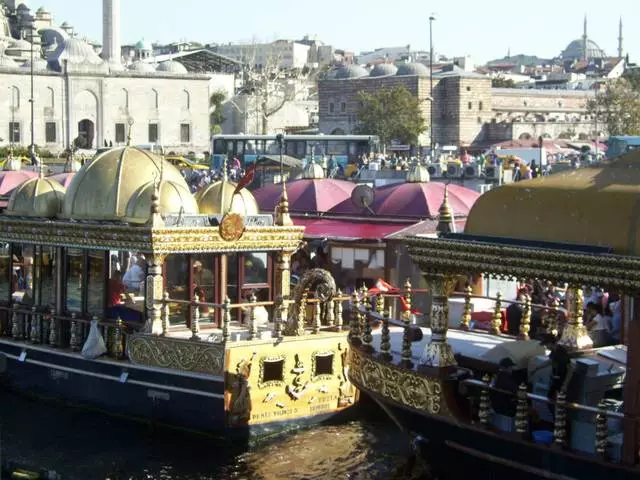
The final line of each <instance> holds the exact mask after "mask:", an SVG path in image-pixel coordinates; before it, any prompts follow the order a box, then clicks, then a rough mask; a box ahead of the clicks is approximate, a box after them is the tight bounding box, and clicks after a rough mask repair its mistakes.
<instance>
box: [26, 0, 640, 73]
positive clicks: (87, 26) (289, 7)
mask: <svg viewBox="0 0 640 480" xmlns="http://www.w3.org/2000/svg"><path fill="white" fill-rule="evenodd" d="M28 4H30V6H31V7H36V8H37V7H39V6H40V5H43V6H45V7H46V8H47V9H49V10H50V11H52V12H53V13H54V20H55V22H56V23H58V24H59V23H62V22H63V21H65V20H66V21H68V22H70V23H71V24H72V25H73V26H74V27H76V29H77V31H78V32H79V33H80V35H83V36H84V35H86V36H88V37H91V38H94V39H96V40H101V39H102V1H101V0H29V1H28ZM314 4H317V7H314ZM121 5H122V7H121V9H122V25H121V27H122V41H123V42H126V43H133V42H136V41H138V40H140V39H141V38H145V39H147V40H151V41H156V40H157V41H159V42H163V43H165V42H166V43H168V42H171V41H176V40H180V39H190V40H195V41H199V42H203V43H212V42H239V41H251V39H252V38H255V39H257V40H260V41H267V40H273V39H275V38H288V39H295V38H300V37H302V36H303V35H305V34H309V35H311V36H314V35H315V36H317V37H318V39H321V40H322V41H324V42H325V43H328V44H331V45H333V46H335V47H337V48H343V49H345V50H349V51H354V52H356V53H359V52H361V51H363V50H370V49H371V50H372V49H374V48H377V47H383V46H402V45H407V44H410V45H411V46H412V48H419V49H428V45H429V27H428V18H429V14H431V13H434V14H435V16H436V18H437V20H436V21H435V22H434V28H433V38H434V42H433V43H434V49H435V51H436V52H438V53H443V54H446V55H450V56H453V55H455V56H459V55H471V56H472V57H473V58H474V60H475V61H476V62H478V61H486V60H490V59H493V58H497V57H503V56H504V55H506V53H507V50H508V49H509V48H511V53H512V54H516V53H526V54H536V55H538V56H541V57H553V56H556V55H558V54H559V53H560V51H561V50H562V49H563V48H564V47H565V46H566V45H567V44H568V43H569V42H570V41H571V40H573V39H576V38H579V37H580V36H581V35H582V23H583V18H584V15H585V13H586V14H587V16H588V19H589V26H588V28H589V32H588V33H589V37H590V38H591V39H593V40H595V41H596V42H597V43H598V44H599V45H600V47H601V48H603V49H604V50H605V52H606V53H607V54H609V55H614V54H615V53H616V51H617V38H618V20H619V18H620V16H622V18H623V22H624V23H625V27H624V37H625V38H624V49H625V53H629V54H630V56H631V58H632V59H634V58H636V59H637V58H638V56H637V55H636V54H639V53H640V52H639V51H640V29H638V28H634V25H633V22H634V21H637V18H638V17H639V16H640V0H608V1H606V2H602V1H600V0H581V1H575V0H537V1H535V2H522V1H514V0H484V1H478V0H445V1H424V0H387V1H382V0H324V1H318V2H297V1H293V0H269V1H265V0H243V1H227V0H222V1H220V0H217V1H216V0H121Z"/></svg>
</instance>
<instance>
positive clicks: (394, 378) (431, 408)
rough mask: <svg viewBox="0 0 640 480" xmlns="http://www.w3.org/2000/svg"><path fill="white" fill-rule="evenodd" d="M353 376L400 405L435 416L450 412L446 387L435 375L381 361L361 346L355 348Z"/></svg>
mask: <svg viewBox="0 0 640 480" xmlns="http://www.w3.org/2000/svg"><path fill="white" fill-rule="evenodd" d="M349 377H350V378H351V379H353V381H354V382H355V383H356V384H357V385H361V386H362V387H363V388H365V389H366V390H369V391H372V392H373V393H376V394H378V395H380V396H382V397H386V398H389V399H391V400H393V401H395V402H397V403H399V404H402V405H406V406H408V407H411V408H415V409H417V410H423V411H425V412H428V413H430V414H432V415H447V414H448V409H447V406H446V404H444V403H443V402H442V386H441V384H440V381H439V380H437V379H435V378H428V377H425V376H423V375H420V374H419V373H417V372H415V371H412V370H406V369H402V368H398V367H396V366H394V365H390V364H388V363H386V362H385V363H381V362H378V361H377V360H375V359H373V358H371V357H368V356H366V355H365V354H363V353H362V352H359V351H358V350H357V349H351V355H350V365H349Z"/></svg>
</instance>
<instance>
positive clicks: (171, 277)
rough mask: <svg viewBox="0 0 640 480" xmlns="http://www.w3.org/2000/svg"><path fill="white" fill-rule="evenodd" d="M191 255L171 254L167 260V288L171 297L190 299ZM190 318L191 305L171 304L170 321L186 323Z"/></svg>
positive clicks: (172, 322)
mask: <svg viewBox="0 0 640 480" xmlns="http://www.w3.org/2000/svg"><path fill="white" fill-rule="evenodd" d="M188 268H189V256H188V255H185V254H178V255H169V256H168V257H167V259H166V260H165V290H166V291H167V292H169V298H171V299H174V300H189V289H188V288H187V282H188V281H189V270H188ZM188 319H189V306H188V305H185V304H171V305H170V306H169V321H170V323H171V324H172V325H173V324H181V325H184V324H185V322H187V320H188Z"/></svg>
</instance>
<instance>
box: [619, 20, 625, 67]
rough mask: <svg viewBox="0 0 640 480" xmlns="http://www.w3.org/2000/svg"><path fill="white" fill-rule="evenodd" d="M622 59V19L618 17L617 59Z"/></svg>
mask: <svg viewBox="0 0 640 480" xmlns="http://www.w3.org/2000/svg"><path fill="white" fill-rule="evenodd" d="M622 57H624V53H623V52H622V17H620V23H619V25H618V58H622Z"/></svg>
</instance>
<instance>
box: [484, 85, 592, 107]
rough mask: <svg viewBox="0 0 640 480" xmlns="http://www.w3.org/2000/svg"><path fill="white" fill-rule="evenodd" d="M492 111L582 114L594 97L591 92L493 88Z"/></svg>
mask: <svg viewBox="0 0 640 480" xmlns="http://www.w3.org/2000/svg"><path fill="white" fill-rule="evenodd" d="M492 95H493V110H494V111H507V112H508V111H514V110H515V111H525V112H537V111H542V112H563V113H582V112H585V111H586V108H587V102H588V101H589V100H590V99H593V98H594V97H595V92H594V91H593V90H546V89H538V90H533V89H519V88H493V89H492Z"/></svg>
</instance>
